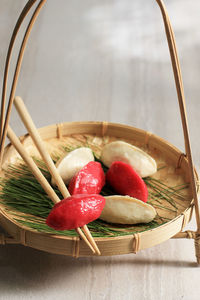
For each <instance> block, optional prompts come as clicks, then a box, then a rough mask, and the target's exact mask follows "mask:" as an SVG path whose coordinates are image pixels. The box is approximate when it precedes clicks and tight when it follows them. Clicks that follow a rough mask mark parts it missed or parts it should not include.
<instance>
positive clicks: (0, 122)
mask: <svg viewBox="0 0 200 300" xmlns="http://www.w3.org/2000/svg"><path fill="white" fill-rule="evenodd" d="M36 1H37V0H29V1H28V2H27V4H26V6H25V7H24V9H23V11H22V13H21V15H20V17H19V19H18V21H17V23H16V26H15V29H14V31H13V35H12V38H11V41H10V45H9V50H8V54H7V60H6V65H5V71H4V81H3V93H2V103H1V119H0V166H1V163H2V158H3V152H4V145H5V138H6V135H7V129H8V122H9V119H10V113H11V108H12V104H13V101H14V96H15V91H16V86H17V81H18V77H19V72H20V68H21V63H22V59H23V54H24V50H25V47H26V44H27V41H28V38H29V35H30V32H31V29H32V27H33V25H34V23H35V20H36V18H37V16H38V14H39V12H40V10H41V8H42V7H43V5H44V4H45V2H46V0H41V1H40V2H39V4H38V6H37V7H36V9H35V11H34V13H33V15H32V17H31V20H30V22H29V24H28V26H27V29H26V32H25V34H24V38H23V41H22V44H21V48H20V51H19V55H18V59H17V63H16V68H15V73H14V77H13V81H12V86H11V91H10V97H9V101H8V108H7V112H6V117H5V121H4V113H5V102H6V88H7V76H8V68H9V61H10V57H11V54H12V48H13V45H14V42H15V38H16V36H17V33H18V31H19V28H20V27H21V24H22V22H23V20H24V19H25V17H26V15H27V14H28V12H29V10H30V9H31V7H32V6H33V4H34V3H35V2H36ZM156 2H157V4H158V5H159V7H160V10H161V13H162V17H163V22H164V26H165V32H166V36H167V41H168V46H169V51H170V57H171V62H172V68H173V73H174V79H175V84H176V91H177V96H178V102H179V109H180V114H181V121H182V127H183V134H184V141H185V152H186V157H187V159H188V171H189V176H190V179H191V189H192V194H193V198H194V204H195V213H196V220H197V233H198V234H200V212H199V205H198V197H197V188H196V182H195V175H194V166H193V160H192V152H191V146H190V138H189V130H188V121H187V114H186V107H185V96H184V89H183V81H182V75H181V69H180V63H179V59H178V54H177V48H176V42H175V37H174V33H173V30H172V26H171V23H170V19H169V16H168V13H167V10H166V8H165V5H164V3H163V1H162V0H156Z"/></svg>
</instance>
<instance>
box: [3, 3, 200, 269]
mask: <svg viewBox="0 0 200 300" xmlns="http://www.w3.org/2000/svg"><path fill="white" fill-rule="evenodd" d="M36 2H37V0H30V1H28V2H27V4H26V6H25V8H24V10H23V11H22V14H21V15H20V17H19V19H18V21H17V24H16V27H15V29H14V32H13V36H12V38H11V42H10V46H9V50H8V56H7V62H6V67H5V72H4V84H3V96H2V109H1V149H0V154H1V166H2V171H1V176H2V177H3V176H4V175H5V171H6V170H7V168H8V165H9V164H10V163H12V164H17V163H18V160H17V158H18V157H19V154H18V153H17V152H16V150H15V149H14V147H13V146H12V145H8V146H7V147H6V148H5V149H4V143H5V137H6V134H7V129H8V123H9V116H10V112H11V107H12V104H13V101H14V96H15V90H16V85H17V80H18V76H19V72H20V66H21V62H22V58H23V54H24V50H25V46H26V43H27V40H28V36H29V34H30V31H31V28H32V26H33V24H34V22H35V19H36V17H37V15H38V14H39V11H40V9H41V8H42V7H43V5H44V3H45V0H43V1H40V2H39V4H38V6H37V7H36V9H35V11H34V13H33V16H32V18H31V21H30V23H29V25H28V27H27V30H26V33H25V36H24V39H23V42H22V46H21V49H20V53H19V57H18V61H17V65H16V72H15V74H14V79H13V85H12V87H11V94H10V98H9V101H8V110H7V114H6V118H4V108H5V102H6V86H7V76H8V67H9V60H10V56H11V52H12V47H13V45H14V41H15V38H16V35H17V32H18V30H19V28H20V26H21V24H22V22H23V20H24V19H25V17H26V15H27V14H28V12H29V10H30V9H31V7H32V6H33V5H34V4H35V3H36ZM156 2H157V3H158V5H159V7H160V9H161V13H162V16H163V20H164V25H165V29H166V35H167V40H168V45H169V49H170V55H171V60H172V66H173V71H174V76H175V82H176V88H177V95H178V101H179V106H180V113H181V120H182V125H183V132H184V139H185V147H186V153H185V154H184V153H182V152H181V151H179V150H178V149H176V148H175V147H174V146H173V145H171V144H170V143H168V142H167V141H165V140H163V139H161V138H160V137H158V136H155V135H154V134H151V133H149V132H146V131H143V130H140V129H136V128H133V127H130V126H126V125H121V124H114V123H107V122H72V123H64V124H58V125H52V126H47V127H44V128H41V129H39V133H40V135H41V137H42V139H43V140H44V141H45V144H46V146H47V148H48V150H49V153H54V152H55V151H56V149H58V148H59V147H60V146H62V145H72V146H77V145H80V144H81V145H86V144H87V145H89V146H90V147H91V148H92V149H93V150H94V151H95V152H96V153H100V152H101V149H102V147H103V146H104V145H105V144H107V143H109V142H111V141H113V140H123V141H126V142H128V143H131V144H133V145H135V146H138V147H140V148H142V149H143V150H144V151H146V152H147V153H149V154H150V155H152V157H153V158H154V159H155V160H156V162H157V164H158V167H162V166H165V168H162V169H160V170H159V171H158V172H157V173H156V174H155V177H156V178H158V179H160V180H162V182H163V183H165V184H166V185H168V186H170V187H173V186H176V185H178V184H186V183H187V184H188V188H187V189H185V190H184V192H183V197H184V201H183V200H181V199H176V200H175V201H176V205H177V212H176V214H174V213H172V212H170V211H168V212H167V211H165V212H163V211H162V210H161V209H159V208H158V209H157V212H159V214H162V216H163V217H167V218H168V219H170V221H168V222H167V223H165V224H161V225H159V226H157V227H156V228H154V229H150V230H147V231H143V230H142V227H141V228H140V226H136V227H135V229H136V228H137V230H133V234H131V235H130V232H129V234H127V235H123V236H117V237H104V238H95V241H96V243H97V245H98V247H99V249H100V251H101V255H117V254H127V253H136V252H137V251H139V250H141V249H145V248H148V247H152V246H154V245H156V244H159V243H162V242H164V241H166V240H167V239H169V238H171V237H183V238H186V237H187V238H188V237H189V238H193V239H195V246H196V256H197V262H198V263H200V238H199V236H200V218H199V206H198V199H197V190H198V189H197V187H196V182H197V180H198V178H197V174H196V172H195V170H194V167H193V163H192V155H191V149H190V141H189V134H188V127H187V118H186V111H185V100H184V92H183V83H182V78H181V71H180V65H179V60H178V56H177V50H176V45H175V39H174V34H173V31H172V28H171V24H170V21H169V17H168V14H167V11H166V9H165V6H164V4H163V2H162V1H161V0H156ZM20 141H22V143H23V145H24V147H25V148H26V149H27V151H28V152H29V154H31V155H33V154H34V155H36V156H37V155H38V152H37V150H36V149H35V146H34V145H33V143H32V140H31V138H30V137H29V135H26V136H23V137H21V138H20ZM193 207H195V213H196V221H197V231H196V232H191V231H188V232H182V230H183V228H184V227H185V225H186V224H187V223H188V222H189V221H190V219H191V216H192V210H193ZM0 210H1V214H0V224H1V226H2V227H3V228H4V229H5V231H6V232H7V233H8V234H9V235H10V236H9V237H8V236H6V235H1V236H0V237H1V243H2V244H4V243H21V244H23V245H26V246H30V247H33V248H36V249H40V250H44V251H48V252H51V253H56V254H63V255H71V256H74V257H78V256H90V255H92V253H91V251H90V249H89V248H88V247H87V245H86V244H85V243H84V241H82V240H80V238H79V237H78V236H77V237H70V236H60V235H54V234H49V233H41V232H38V231H36V230H33V229H30V228H28V227H25V226H23V225H22V224H21V223H20V222H17V221H16V218H15V211H12V210H11V209H9V210H8V208H7V207H5V206H4V205H3V204H1V205H0ZM105 226H106V225H105ZM135 232H137V233H135Z"/></svg>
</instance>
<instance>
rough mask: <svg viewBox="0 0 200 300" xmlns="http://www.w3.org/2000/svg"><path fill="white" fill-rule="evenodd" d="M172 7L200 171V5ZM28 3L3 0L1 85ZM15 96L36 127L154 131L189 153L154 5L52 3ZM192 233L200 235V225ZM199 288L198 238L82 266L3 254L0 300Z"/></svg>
mask: <svg viewBox="0 0 200 300" xmlns="http://www.w3.org/2000/svg"><path fill="white" fill-rule="evenodd" d="M165 2H166V5H167V8H168V10H169V14H170V16H171V20H172V24H173V27H174V30H175V34H176V38H177V44H178V49H179V54H180V60H181V65H182V71H183V79H184V85H185V94H186V100H187V109H188V118H189V124H190V133H191V142H192V148H193V156H194V161H195V165H196V167H197V169H198V171H199V165H200V150H199V145H200V142H199V125H200V120H199V111H200V101H199V95H200V29H199V28H200V18H199V15H200V2H199V1H198V0H190V1H188V0H166V1H165ZM25 3H26V1H25V0H0V78H1V86H2V74H3V67H4V62H5V56H6V51H7V47H8V42H9V37H10V36H11V32H12V29H13V27H14V24H15V22H16V19H17V17H18V15H19V13H20V11H21V10H22V7H23V6H24V5H25ZM18 45H19V44H18ZM16 53H17V52H16ZM12 66H14V63H13V64H12ZM11 70H13V68H11ZM17 94H18V95H20V96H22V98H23V99H24V101H25V102H26V104H27V106H28V109H29V110H30V111H31V113H32V117H33V119H34V120H35V122H36V124H37V126H38V127H41V126H44V125H48V124H53V123H58V122H62V121H76V120H107V121H114V122H120V123H125V124H129V125H133V126H135V127H139V128H143V129H145V130H148V131H151V132H154V133H156V134H158V135H160V136H161V137H163V138H165V139H167V140H169V141H170V142H172V143H173V144H175V145H176V146H177V147H179V148H180V149H182V150H183V145H184V143H183V135H182V130H181V122H180V117H179V110H178V104H177V99H176V92H175V85H174V82H173V74H172V70H171V65H170V61H169V54H168V49H167V43H166V40H165V36H164V28H163V25H162V20H161V15H160V12H159V9H158V7H157V4H156V1H155V0H148V1H147V0H134V1H132V0H102V1H98V0H84V1H81V0H69V1H66V0H59V1H55V0H47V3H46V5H45V8H44V9H43V11H42V12H41V14H40V16H39V19H38V21H37V23H36V25H35V28H34V30H33V32H32V35H31V39H30V42H29V44H28V47H27V51H26V54H25V58H24V62H23V66H22V72H21V76H20V80H19V85H18V88H17ZM12 126H13V127H15V129H16V131H17V133H18V134H22V133H24V132H25V129H24V128H23V126H22V125H21V123H20V121H19V118H18V117H17V115H16V114H15V112H14V110H13V114H12ZM189 228H195V222H194V220H193V222H192V224H191V225H190V226H189ZM199 282H200V269H199V268H197V267H196V264H195V255H194V245H193V241H192V240H169V241H167V242H165V243H163V244H161V245H158V246H156V247H154V248H151V249H147V250H144V251H141V252H140V253H138V254H137V255H124V256H115V257H97V258H96V257H94V258H80V259H77V260H76V259H73V258H70V257H64V256H56V255H52V254H48V253H44V252H40V251H37V250H34V249H30V248H26V247H23V246H18V245H12V246H0V299H78V300H79V299H84V300H93V299H94V300H101V299H102V300H103V299H105V300H133V299H137V300H143V299H144V300H165V299H167V300H180V299H185V300H197V299H200V298H199V297H200V284H199Z"/></svg>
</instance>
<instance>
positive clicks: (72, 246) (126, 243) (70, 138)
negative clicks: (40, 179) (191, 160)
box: [0, 122, 193, 256]
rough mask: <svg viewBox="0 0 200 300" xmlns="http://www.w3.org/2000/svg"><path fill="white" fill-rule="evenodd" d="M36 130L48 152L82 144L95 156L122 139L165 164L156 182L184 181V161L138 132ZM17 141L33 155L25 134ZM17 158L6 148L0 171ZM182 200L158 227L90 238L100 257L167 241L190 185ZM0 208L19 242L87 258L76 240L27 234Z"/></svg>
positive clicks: (72, 126)
mask: <svg viewBox="0 0 200 300" xmlns="http://www.w3.org/2000/svg"><path fill="white" fill-rule="evenodd" d="M39 132H40V135H41V137H42V138H43V140H45V142H46V145H47V147H48V149H49V152H51V153H54V152H56V151H58V149H59V148H60V146H61V145H63V146H64V145H70V146H77V145H85V144H87V145H89V146H90V147H91V148H92V149H93V150H94V151H95V152H96V153H99V152H100V151H101V148H102V147H103V146H104V145H105V144H106V143H109V142H111V141H113V140H124V141H126V142H129V143H132V144H133V145H136V146H139V147H140V148H142V149H144V150H145V151H146V152H148V153H149V154H150V155H152V156H153V157H154V159H156V161H157V164H158V168H159V166H160V167H162V166H165V167H164V168H163V169H161V170H160V171H158V172H157V174H156V177H157V178H159V179H161V180H162V182H164V183H166V184H167V185H170V186H176V185H178V184H184V183H188V182H189V181H190V179H189V177H188V172H187V169H188V161H187V159H186V158H185V156H183V154H182V153H181V152H180V151H179V150H178V149H176V148H175V147H174V146H172V145H170V144H169V143H168V142H166V141H164V140H163V139H161V138H160V137H157V136H155V135H153V134H150V133H149V132H146V131H142V130H140V129H136V128H133V127H129V126H126V125H121V124H113V123H105V122H102V123H101V122H74V123H64V124H60V125H52V126H47V127H44V128H42V129H40V130H39ZM21 140H23V144H24V146H25V147H26V149H27V150H28V151H29V153H30V154H31V155H38V153H37V150H36V149H35V147H34V145H33V144H32V140H31V138H30V137H29V136H24V137H22V138H21ZM17 157H19V155H18V153H17V152H16V150H15V149H14V147H13V146H12V145H9V146H8V147H7V148H6V151H5V155H4V161H3V168H4V169H7V166H8V165H9V164H10V163H11V162H12V164H13V163H15V161H17ZM16 163H17V162H16ZM2 175H3V174H2ZM184 197H185V201H182V200H179V202H177V207H178V211H177V214H176V215H177V216H175V215H174V213H172V212H170V211H169V212H166V211H164V213H165V215H164V216H166V217H167V218H170V219H172V220H171V221H170V222H168V223H165V224H164V225H161V226H159V227H157V228H155V229H152V230H149V231H144V232H140V229H139V228H138V233H137V234H132V235H127V236H122V237H115V238H112V237H109V238H96V239H95V240H96V241H97V245H98V246H99V249H100V251H101V254H102V255H116V254H125V253H133V252H137V251H139V250H140V249H145V248H148V247H152V246H154V245H156V244H159V243H161V242H163V241H165V240H167V239H169V238H171V237H173V236H174V235H175V234H177V233H178V232H180V231H181V230H182V229H183V227H184V226H185V225H186V224H187V223H188V222H189V220H190V218H191V215H192V208H193V197H192V192H191V187H189V188H187V189H185V190H184ZM0 207H1V211H2V217H1V224H2V225H3V227H4V229H6V231H7V232H8V233H9V234H10V235H11V236H14V237H15V238H16V239H17V240H19V242H20V243H22V244H24V245H27V246H30V247H33V248H37V249H40V250H45V251H48V252H53V253H57V254H64V255H72V256H88V255H91V251H90V249H89V248H88V247H87V246H86V245H85V243H84V242H83V241H81V240H79V238H73V237H64V236H63V237H60V236H57V235H50V234H41V233H39V232H36V231H33V230H30V228H26V227H24V226H22V225H21V224H20V223H17V222H16V221H15V218H16V216H15V215H12V211H9V212H8V210H7V209H6V208H5V207H4V206H3V205H1V206H0ZM162 213H163V212H162Z"/></svg>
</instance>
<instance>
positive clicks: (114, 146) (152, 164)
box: [101, 141, 157, 177]
mask: <svg viewBox="0 0 200 300" xmlns="http://www.w3.org/2000/svg"><path fill="white" fill-rule="evenodd" d="M101 161H102V162H103V163H104V165H106V166H107V167H110V166H111V164H112V163H113V162H114V161H122V162H125V163H127V164H129V165H131V166H132V167H133V169H134V170H135V171H136V172H137V173H138V174H139V175H140V176H141V177H147V176H150V175H153V174H154V173H156V171H157V164H156V161H155V160H154V159H153V158H152V157H151V156H150V155H148V154H147V153H145V152H144V151H142V150H141V149H139V148H137V147H135V146H133V145H131V144H128V143H126V142H123V141H115V142H111V143H109V144H107V145H105V146H104V147H103V149H102V153H101Z"/></svg>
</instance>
